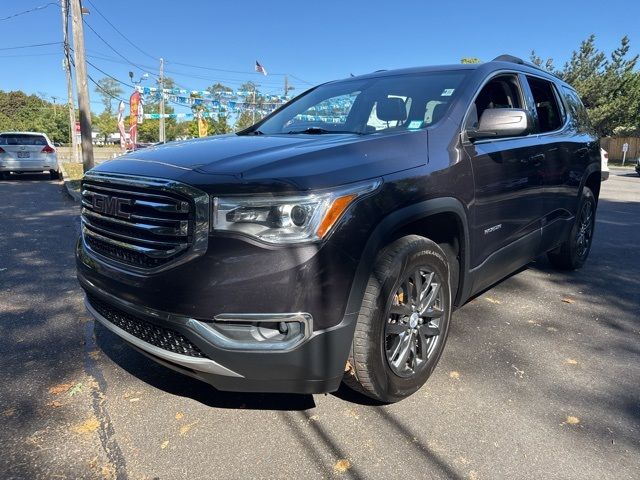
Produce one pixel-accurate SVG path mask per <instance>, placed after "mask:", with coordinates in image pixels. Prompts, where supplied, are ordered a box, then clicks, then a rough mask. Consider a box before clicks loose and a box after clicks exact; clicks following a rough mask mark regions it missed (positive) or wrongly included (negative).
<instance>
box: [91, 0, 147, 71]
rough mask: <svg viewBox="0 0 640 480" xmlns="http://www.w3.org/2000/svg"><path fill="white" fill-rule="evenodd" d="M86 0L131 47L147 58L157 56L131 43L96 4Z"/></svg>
mask: <svg viewBox="0 0 640 480" xmlns="http://www.w3.org/2000/svg"><path fill="white" fill-rule="evenodd" d="M87 2H88V3H89V4H90V5H91V6H92V7H93V9H94V10H95V11H96V12H97V13H98V15H100V16H101V17H102V18H103V19H104V21H105V22H107V23H108V24H109V25H111V28H113V29H114V30H115V31H116V32H118V35H120V36H121V37H122V38H124V39H125V40H126V41H127V42H128V43H129V44H130V45H131V46H132V47H133V48H135V49H136V50H138V51H139V52H140V53H142V54H144V55H146V56H147V57H149V58H152V59H154V60H157V59H158V57H154V56H153V55H151V54H149V53H147V52H145V51H144V50H142V49H141V48H140V47H138V46H137V45H136V44H135V43H133V42H132V41H131V40H129V37H127V36H126V35H125V34H123V33H122V32H121V31H120V30H118V28H117V27H116V26H115V25H114V24H113V23H111V21H110V20H109V19H108V18H107V17H105V16H104V15H103V14H102V12H101V11H100V10H98V7H96V5H95V4H94V3H93V2H92V1H91V0H87Z"/></svg>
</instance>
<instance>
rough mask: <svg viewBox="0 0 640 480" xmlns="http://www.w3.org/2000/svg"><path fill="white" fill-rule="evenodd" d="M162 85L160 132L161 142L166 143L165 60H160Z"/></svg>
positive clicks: (159, 80) (160, 80) (160, 81)
mask: <svg viewBox="0 0 640 480" xmlns="http://www.w3.org/2000/svg"><path fill="white" fill-rule="evenodd" d="M158 82H159V83H160V132H159V135H158V137H159V141H160V142H161V143H164V142H165V134H164V59H162V58H161V59H160V78H159V79H158Z"/></svg>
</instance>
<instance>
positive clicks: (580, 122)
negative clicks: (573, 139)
mask: <svg viewBox="0 0 640 480" xmlns="http://www.w3.org/2000/svg"><path fill="white" fill-rule="evenodd" d="M562 96H563V97H564V101H565V103H566V105H567V111H568V113H569V123H570V125H572V126H573V128H575V129H576V130H578V131H584V132H592V131H593V128H592V126H591V122H590V121H589V115H588V114H587V109H586V108H584V105H583V104H582V100H580V97H579V96H578V94H577V93H576V91H575V90H573V89H571V88H568V87H565V86H563V87H562Z"/></svg>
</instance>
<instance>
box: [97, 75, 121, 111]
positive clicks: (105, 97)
mask: <svg viewBox="0 0 640 480" xmlns="http://www.w3.org/2000/svg"><path fill="white" fill-rule="evenodd" d="M95 91H96V93H98V95H100V99H101V100H102V104H103V105H104V109H105V111H107V112H109V113H112V112H113V102H114V101H116V98H117V97H120V96H122V94H123V93H124V90H122V87H121V86H120V83H118V82H117V81H116V80H114V79H113V78H110V77H104V78H101V79H100V80H98V86H96V88H95Z"/></svg>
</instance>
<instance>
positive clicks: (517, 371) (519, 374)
mask: <svg viewBox="0 0 640 480" xmlns="http://www.w3.org/2000/svg"><path fill="white" fill-rule="evenodd" d="M511 368H513V369H515V372H514V373H513V374H514V375H515V376H517V377H518V378H524V370H520V369H519V368H518V367H516V366H515V365H511Z"/></svg>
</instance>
